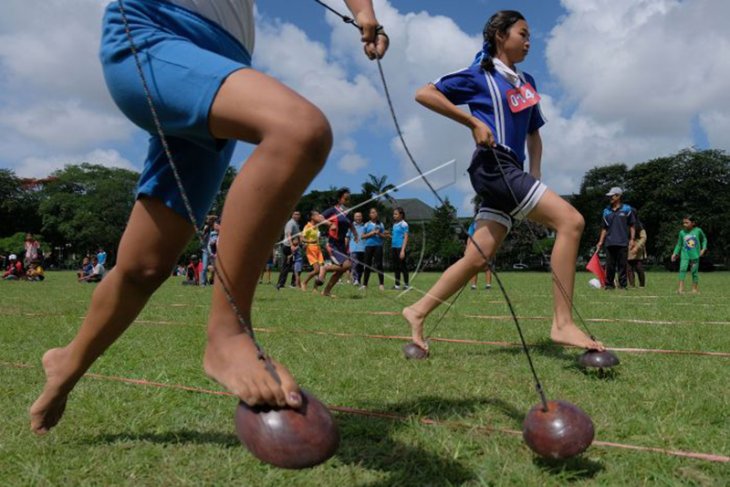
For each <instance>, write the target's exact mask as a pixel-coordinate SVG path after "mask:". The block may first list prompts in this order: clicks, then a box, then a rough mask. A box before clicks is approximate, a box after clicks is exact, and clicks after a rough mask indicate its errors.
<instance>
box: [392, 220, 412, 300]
mask: <svg viewBox="0 0 730 487" xmlns="http://www.w3.org/2000/svg"><path fill="white" fill-rule="evenodd" d="M405 218H406V212H405V210H403V208H401V207H400V206H399V207H398V208H396V209H394V210H393V230H392V231H391V238H392V240H391V250H390V257H391V260H392V261H393V272H394V273H395V286H393V288H394V289H400V276H401V274H403V284H404V286H403V288H404V289H408V265H407V263H406V248H407V247H408V223H407V222H406V220H405Z"/></svg>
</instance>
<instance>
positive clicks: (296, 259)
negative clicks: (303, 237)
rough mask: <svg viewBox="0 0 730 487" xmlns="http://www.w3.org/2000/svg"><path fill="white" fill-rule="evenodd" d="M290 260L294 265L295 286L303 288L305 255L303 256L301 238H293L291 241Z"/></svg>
mask: <svg viewBox="0 0 730 487" xmlns="http://www.w3.org/2000/svg"><path fill="white" fill-rule="evenodd" d="M290 258H291V260H292V262H293V263H294V282H295V284H294V285H295V286H296V287H297V288H301V286H302V282H301V280H300V276H301V274H302V263H303V262H304V255H302V246H301V245H300V241H299V237H292V239H291V255H290Z"/></svg>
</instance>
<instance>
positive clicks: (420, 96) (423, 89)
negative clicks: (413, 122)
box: [415, 84, 433, 105]
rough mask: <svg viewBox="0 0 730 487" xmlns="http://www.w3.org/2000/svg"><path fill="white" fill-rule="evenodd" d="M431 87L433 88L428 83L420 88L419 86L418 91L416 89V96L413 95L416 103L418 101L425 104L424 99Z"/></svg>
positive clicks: (425, 99)
mask: <svg viewBox="0 0 730 487" xmlns="http://www.w3.org/2000/svg"><path fill="white" fill-rule="evenodd" d="M432 89H433V85H432V84H428V85H426V86H422V87H421V88H419V89H418V91H416V97H415V99H416V101H417V102H418V103H420V104H421V105H425V104H426V101H427V100H428V98H429V96H428V95H429V93H430V91H431V90H432Z"/></svg>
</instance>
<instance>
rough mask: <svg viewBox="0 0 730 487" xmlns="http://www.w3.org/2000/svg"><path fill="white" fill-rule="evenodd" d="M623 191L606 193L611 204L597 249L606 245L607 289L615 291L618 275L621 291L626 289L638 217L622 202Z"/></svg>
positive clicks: (605, 213)
mask: <svg viewBox="0 0 730 487" xmlns="http://www.w3.org/2000/svg"><path fill="white" fill-rule="evenodd" d="M623 193H624V192H623V190H622V189H621V188H619V187H613V188H611V189H610V190H609V192H608V193H606V196H608V198H609V199H610V204H609V205H608V206H607V207H606V208H604V210H603V215H602V219H601V236H600V237H599V238H598V243H597V244H596V247H597V248H598V249H601V248H602V247H603V245H604V244H605V245H606V289H615V287H616V284H615V280H616V273H617V272H618V283H619V286H620V287H621V289H626V285H627V282H626V266H627V265H628V253H629V247H631V246H633V245H634V233H635V230H636V229H635V227H634V226H635V224H636V215H635V213H634V209H633V208H632V207H631V206H629V205H627V204H625V203H624V202H623V201H622V197H623Z"/></svg>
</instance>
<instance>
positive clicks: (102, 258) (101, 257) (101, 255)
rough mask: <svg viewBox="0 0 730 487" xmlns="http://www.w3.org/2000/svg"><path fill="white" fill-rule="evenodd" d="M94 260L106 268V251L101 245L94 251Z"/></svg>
mask: <svg viewBox="0 0 730 487" xmlns="http://www.w3.org/2000/svg"><path fill="white" fill-rule="evenodd" d="M96 260H97V261H99V265H102V266H104V268H105V269H106V251H105V250H104V249H103V248H101V247H99V250H97V251H96Z"/></svg>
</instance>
